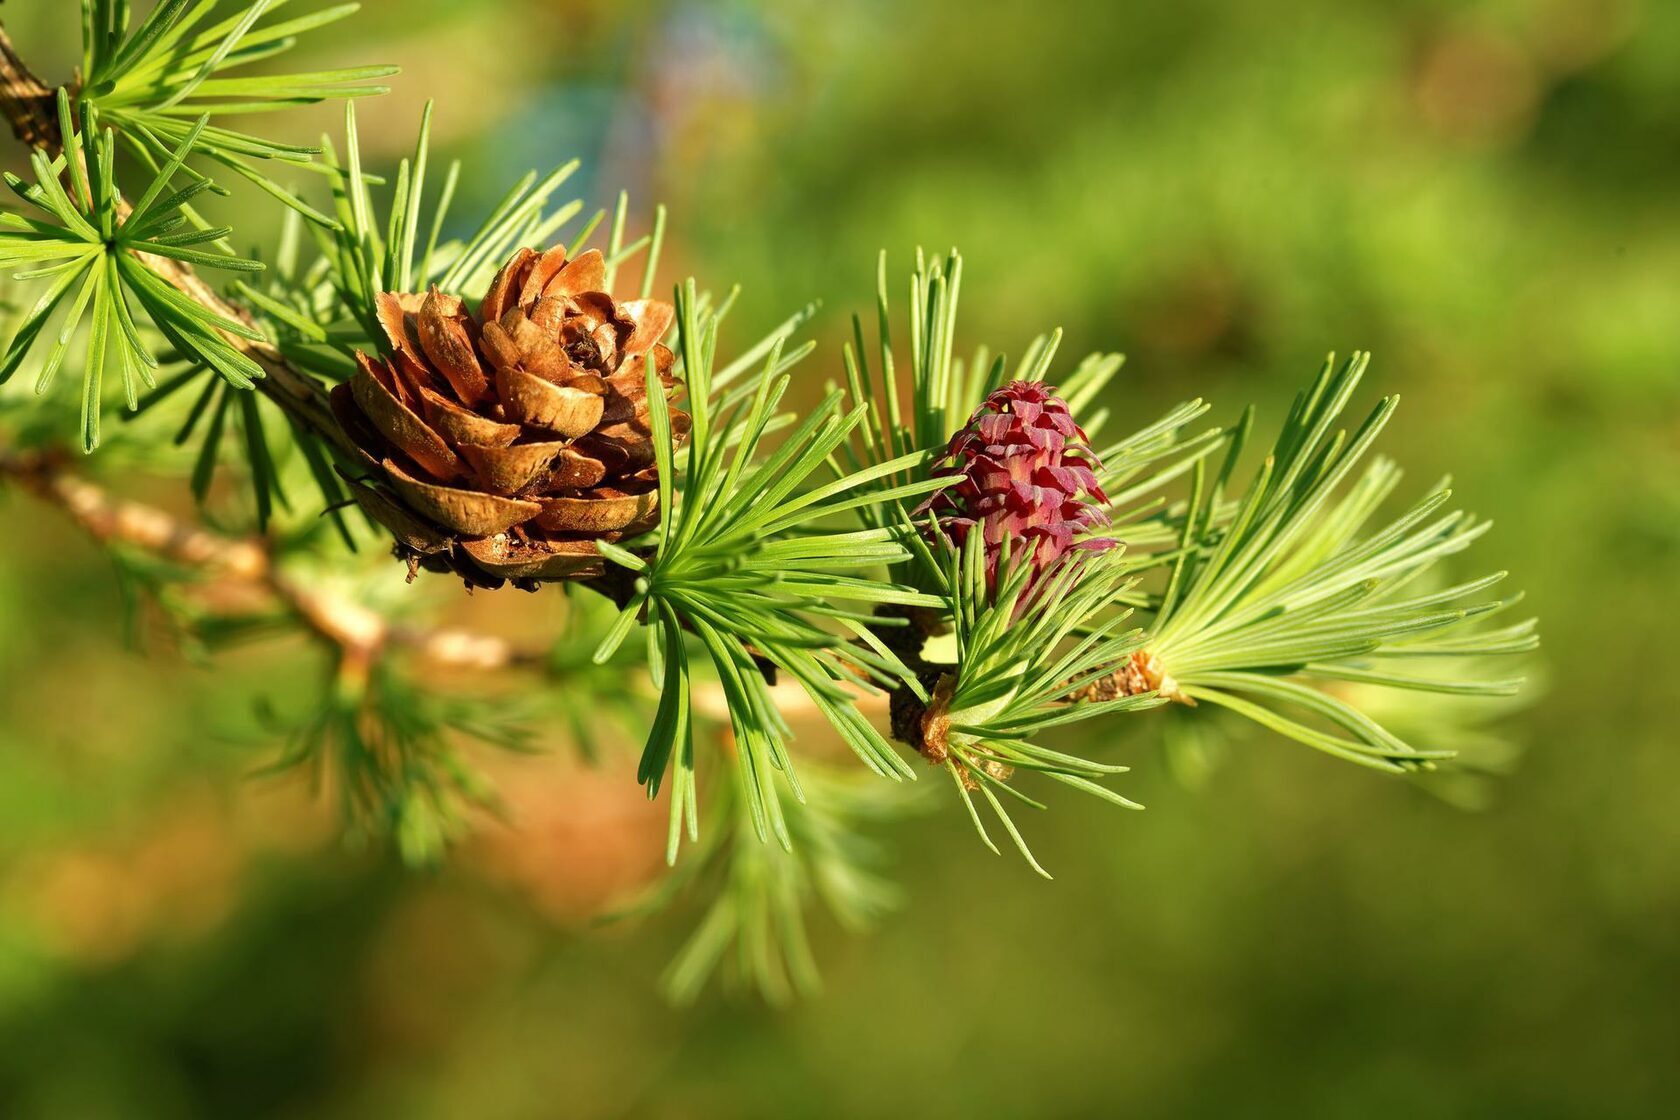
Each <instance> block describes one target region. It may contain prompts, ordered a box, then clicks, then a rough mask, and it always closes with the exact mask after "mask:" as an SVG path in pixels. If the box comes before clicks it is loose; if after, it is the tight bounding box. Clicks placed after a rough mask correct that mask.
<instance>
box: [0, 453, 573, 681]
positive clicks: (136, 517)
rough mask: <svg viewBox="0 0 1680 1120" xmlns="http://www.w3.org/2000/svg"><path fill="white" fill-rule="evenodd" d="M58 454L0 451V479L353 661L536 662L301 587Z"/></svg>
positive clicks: (480, 665)
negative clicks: (280, 615)
mask: <svg viewBox="0 0 1680 1120" xmlns="http://www.w3.org/2000/svg"><path fill="white" fill-rule="evenodd" d="M67 458H68V457H67V456H65V455H62V454H53V453H51V452H25V453H16V452H9V451H6V450H4V449H0V481H11V482H14V483H16V484H17V485H18V486H19V487H20V488H21V489H23V490H25V491H27V492H28V493H30V494H33V495H34V496H35V497H37V498H39V499H40V500H41V501H43V502H46V503H47V504H49V505H51V506H54V507H56V508H58V509H60V510H62V511H63V512H64V513H65V514H66V515H68V516H69V518H70V519H71V520H72V521H74V522H75V523H76V524H77V525H78V526H80V527H81V529H82V530H83V531H84V532H85V533H87V535H88V536H90V537H92V538H93V539H94V540H96V541H98V542H100V543H101V544H124V545H129V546H131V547H133V548H137V549H140V550H142V551H144V552H147V553H149V554H151V555H153V556H157V557H160V558H162V559H166V560H170V561H173V562H175V563H178V564H182V565H185V566H187V567H190V568H193V569H195V570H197V571H201V572H204V573H205V574H207V575H209V576H212V577H215V578H216V579H218V580H221V581H223V583H224V584H231V585H235V586H238V587H240V588H241V589H244V590H247V591H254V592H256V593H257V594H258V595H259V596H261V597H266V598H267V599H269V600H271V601H273V602H276V603H278V604H279V605H281V606H282V607H284V608H285V609H286V610H288V611H289V612H291V613H292V614H293V615H295V616H296V617H297V618H298V619H299V620H300V621H301V622H302V623H303V624H304V625H305V626H307V627H308V628H309V630H310V631H311V632H312V633H314V634H315V635H316V636H318V637H320V638H322V639H324V640H326V641H328V642H331V643H332V644H333V645H335V646H337V647H338V648H339V649H340V651H342V652H343V653H345V654H347V655H353V656H354V657H356V658H357V659H359V660H371V659H372V658H373V657H376V656H377V655H379V654H380V653H382V652H384V651H386V650H389V649H393V648H396V649H404V650H408V651H410V652H412V653H414V654H416V655H417V656H419V657H421V658H423V659H425V660H426V661H428V662H431V663H432V664H434V665H438V666H442V667H447V668H461V669H503V668H510V667H516V666H537V665H540V664H541V663H542V661H543V660H544V655H543V653H542V651H540V650H534V649H525V648H521V647H518V646H515V645H513V644H512V643H510V642H508V641H505V640H503V639H501V638H498V637H493V636H491V635H487V634H481V633H475V632H473V631H469V630H461V629H456V628H452V627H413V626H404V625H401V624H399V623H395V622H393V621H391V620H390V619H388V618H386V617H385V616H384V615H382V614H380V613H379V612H377V611H374V610H371V609H369V608H368V607H365V606H363V605H362V604H360V603H357V602H355V601H353V600H351V599H347V598H345V597H343V596H341V595H335V594H333V593H331V592H328V591H324V590H322V589H320V588H318V587H312V586H309V585H307V584H306V583H305V582H304V581H302V580H299V579H298V578H297V577H296V576H294V575H292V574H290V573H288V572H287V571H286V570H285V569H284V568H283V567H281V566H280V565H278V564H276V563H275V562H274V558H273V556H272V555H271V554H270V552H269V550H268V548H267V547H265V545H264V544H263V542H261V541H259V540H253V539H250V538H236V537H225V536H222V535H220V534H217V533H212V532H210V531H208V530H206V529H204V528H201V527H199V526H197V525H193V524H190V523H188V522H185V521H182V520H181V519H179V518H177V517H175V516H173V515H172V514H170V513H168V512H166V511H165V510H161V509H158V508H156V507H155V506H149V505H146V504H144V503H142V502H135V501H129V500H126V499H122V498H117V497H114V496H113V495H111V494H109V493H107V492H106V491H105V490H104V489H103V488H101V487H100V486H98V485H97V484H95V483H93V482H91V481H89V480H88V479H86V478H83V477H81V476H79V475H77V474H75V473H74V472H72V471H71V470H70V469H69V468H68V466H67V465H66V460H67Z"/></svg>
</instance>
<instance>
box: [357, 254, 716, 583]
mask: <svg viewBox="0 0 1680 1120" xmlns="http://www.w3.org/2000/svg"><path fill="white" fill-rule="evenodd" d="M605 287H606V269H605V265H604V262H603V261H602V258H601V254H600V253H599V252H598V251H596V250H590V251H589V252H587V253H584V254H583V255H582V256H580V257H578V258H577V259H575V260H571V261H568V260H567V259H566V253H565V250H564V249H560V248H555V249H550V250H548V251H547V252H546V253H537V252H535V251H534V250H531V249H521V250H519V251H518V252H517V253H516V254H514V256H513V259H512V260H510V261H508V263H507V264H506V265H505V266H503V268H502V270H501V271H500V272H499V273H497V274H496V278H495V280H494V281H492V282H491V284H490V290H489V291H488V292H486V293H485V296H484V302H483V304H482V306H481V307H480V308H479V313H478V314H477V315H476V316H474V315H471V314H469V313H468V312H467V309H466V305H465V304H464V302H463V301H462V300H461V299H460V298H459V297H458V296H453V295H447V294H444V293H441V292H439V291H438V290H437V289H436V288H433V289H432V291H430V292H429V293H427V294H425V295H418V294H394V293H386V294H383V295H381V296H380V297H379V317H380V320H381V322H382V323H383V324H384V327H385V333H386V334H387V336H389V338H390V344H391V345H390V351H389V353H388V354H387V355H386V356H384V357H383V358H374V357H370V356H369V355H366V354H357V355H356V357H357V361H358V365H359V367H360V368H359V369H358V370H357V371H356V373H355V375H354V376H353V377H351V379H350V380H349V382H347V383H346V384H343V385H340V386H338V387H337V388H336V389H334V390H333V394H332V400H333V409H334V411H335V413H336V414H337V416H338V419H339V422H340V423H341V424H343V425H344V428H345V430H346V431H347V432H348V433H349V435H350V437H351V439H352V440H353V441H354V442H355V443H356V445H357V446H358V447H360V448H361V449H362V450H363V451H364V452H365V453H366V454H367V462H366V464H365V465H366V466H367V467H368V468H369V473H370V474H371V475H372V478H371V480H368V479H362V480H356V481H354V482H353V483H352V487H353V490H354V493H355V495H356V498H357V500H358V502H359V503H360V504H361V505H362V507H363V508H364V509H365V510H367V512H368V513H369V514H371V515H372V516H373V517H374V518H375V519H377V520H378V521H380V522H381V523H382V524H384V525H385V526H387V527H388V528H390V529H391V530H392V532H394V533H395V534H396V536H397V540H398V542H399V544H400V545H401V546H402V548H403V549H404V550H407V551H408V554H409V555H411V556H414V557H416V558H417V559H418V560H419V562H420V563H422V564H423V565H424V566H426V567H428V568H444V569H449V570H454V571H456V572H458V573H460V574H461V575H463V576H464V577H466V578H467V580H468V581H469V582H470V583H479V584H485V585H488V586H496V585H499V584H500V583H501V582H502V581H503V580H504V579H511V580H514V581H516V582H518V583H521V584H524V585H530V584H533V583H535V582H538V581H541V580H550V579H576V578H587V577H590V576H594V575H598V574H600V572H601V570H602V564H601V560H600V556H599V554H598V553H597V551H596V549H595V542H596V541H603V540H604V541H617V540H619V539H621V538H624V537H629V536H633V535H635V534H637V533H641V532H644V531H646V530H647V529H649V528H651V527H653V526H654V525H656V524H658V519H659V510H658V476H657V467H656V466H655V457H654V447H653V438H652V436H653V433H652V426H651V424H650V422H649V418H648V396H647V378H646V369H647V363H648V362H650V361H651V362H652V363H653V365H654V368H655V370H657V372H658V376H659V383H660V384H661V385H663V386H664V390H665V393H666V398H667V400H669V399H670V397H671V395H672V390H673V388H674V387H675V382H674V381H673V379H672V377H671V372H670V371H671V366H672V364H673V362H674V361H675V359H674V357H673V355H672V353H671V351H670V350H669V349H668V348H667V347H665V346H662V345H660V342H659V340H660V339H661V338H662V337H663V336H664V335H665V332H666V331H667V330H668V329H669V328H670V326H671V320H672V317H673V312H672V308H671V305H670V304H668V303H664V302H662V301H659V300H632V301H628V302H625V303H618V302H616V301H615V300H614V299H613V297H612V296H611V295H609V294H608V293H607V292H605V291H604V290H603V289H604V288H605ZM671 423H672V428H673V430H674V431H675V432H676V433H677V435H678V437H679V438H680V437H681V436H683V435H685V434H686V433H687V431H688V416H687V414H686V413H682V412H679V411H677V410H676V409H675V407H672V408H671Z"/></svg>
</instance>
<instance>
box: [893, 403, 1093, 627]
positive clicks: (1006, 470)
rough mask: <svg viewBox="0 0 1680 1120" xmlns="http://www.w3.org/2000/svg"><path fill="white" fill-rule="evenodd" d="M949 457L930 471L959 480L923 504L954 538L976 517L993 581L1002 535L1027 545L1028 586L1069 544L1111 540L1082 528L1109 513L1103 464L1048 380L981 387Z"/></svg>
mask: <svg viewBox="0 0 1680 1120" xmlns="http://www.w3.org/2000/svg"><path fill="white" fill-rule="evenodd" d="M946 456H947V458H948V462H946V463H945V465H943V466H941V467H940V468H939V469H937V470H936V471H935V472H934V475H935V477H945V478H949V477H957V478H960V479H961V481H960V482H958V483H957V484H956V485H954V486H950V487H947V488H946V489H944V490H941V491H939V492H938V493H937V494H935V495H934V496H933V497H932V498H931V499H929V500H928V501H927V502H926V503H925V504H924V505H923V506H922V511H924V512H925V511H928V510H931V511H932V512H933V513H934V515H935V517H936V518H937V520H938V524H939V527H940V529H941V530H942V531H943V532H944V533H945V534H946V535H947V536H948V537H949V538H950V539H951V540H952V541H953V542H954V543H955V544H957V545H959V546H960V545H962V544H964V543H965V542H966V541H967V540H968V536H969V534H970V533H971V532H972V531H974V529H975V528H976V527H978V528H979V529H980V532H981V533H982V534H983V538H984V541H985V549H986V575H987V578H988V580H989V581H990V584H991V586H992V587H993V589H994V590H995V588H996V586H997V579H998V561H999V559H1000V557H1001V554H1002V551H1003V542H1004V541H1005V540H1008V541H1009V542H1010V550H1011V555H1012V556H1020V555H1021V554H1022V552H1023V550H1024V549H1025V550H1030V552H1031V559H1030V561H1027V562H1030V563H1031V564H1032V566H1033V568H1034V569H1035V571H1034V574H1033V576H1032V577H1031V579H1030V580H1029V583H1028V590H1027V593H1026V594H1024V595H1023V596H1022V598H1021V602H1022V603H1023V604H1025V603H1026V602H1027V601H1028V600H1029V599H1030V598H1031V594H1032V589H1033V588H1034V587H1036V585H1037V584H1038V583H1039V582H1040V581H1041V580H1042V579H1043V576H1044V575H1045V573H1047V572H1049V571H1051V570H1053V569H1054V568H1055V567H1056V565H1057V564H1058V563H1059V562H1060V561H1061V560H1062V559H1063V557H1065V556H1066V555H1067V554H1068V553H1069V552H1071V551H1074V550H1088V549H1105V548H1111V547H1113V546H1114V544H1115V542H1114V541H1112V540H1110V539H1108V538H1106V537H1092V536H1089V535H1088V534H1090V533H1091V532H1092V530H1095V529H1100V528H1102V527H1103V526H1106V525H1107V524H1108V523H1109V518H1108V515H1107V514H1106V513H1104V512H1103V510H1102V504H1103V503H1106V502H1107V501H1108V496H1107V495H1106V494H1104V493H1103V491H1102V487H1101V486H1100V485H1099V484H1098V482H1097V473H1096V472H1097V471H1099V470H1101V469H1102V464H1101V463H1100V462H1098V460H1097V457H1096V455H1095V454H1094V453H1093V452H1092V451H1091V448H1090V443H1089V440H1088V439H1087V438H1086V436H1085V432H1084V430H1083V429H1081V428H1080V427H1079V425H1078V424H1077V423H1076V422H1075V421H1074V419H1073V414H1072V413H1071V412H1069V411H1068V406H1067V402H1066V401H1064V400H1062V398H1061V397H1059V396H1057V395H1056V389H1055V387H1054V386H1051V385H1046V384H1044V383H1043V382H1042V381H1012V382H1010V383H1009V384H1008V385H1006V386H1004V387H1003V388H1001V389H999V390H997V391H996V392H995V393H993V394H992V395H991V396H989V397H987V398H986V400H985V402H984V403H982V404H981V406H980V407H979V409H977V410H976V411H975V413H974V415H973V416H972V417H970V418H969V421H968V424H967V425H966V426H964V428H963V429H962V430H961V431H960V432H958V433H957V434H956V435H955V436H953V437H952V439H951V443H950V446H949V447H948V448H947V450H946Z"/></svg>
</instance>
